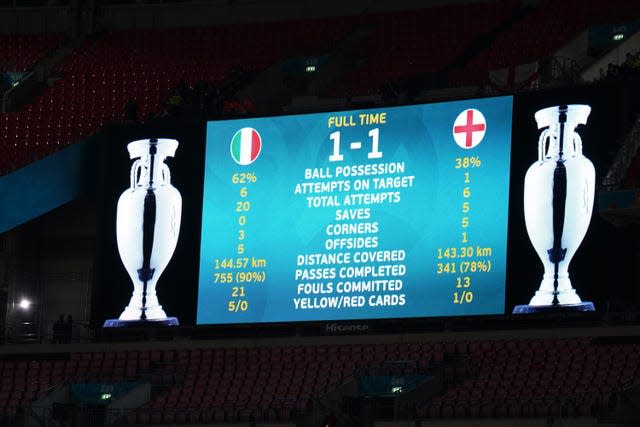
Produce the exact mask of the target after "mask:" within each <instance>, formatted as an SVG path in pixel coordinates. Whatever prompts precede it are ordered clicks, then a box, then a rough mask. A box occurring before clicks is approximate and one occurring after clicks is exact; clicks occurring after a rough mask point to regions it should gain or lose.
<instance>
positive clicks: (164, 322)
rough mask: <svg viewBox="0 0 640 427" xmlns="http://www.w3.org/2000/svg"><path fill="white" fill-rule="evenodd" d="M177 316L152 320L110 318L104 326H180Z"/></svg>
mask: <svg viewBox="0 0 640 427" xmlns="http://www.w3.org/2000/svg"><path fill="white" fill-rule="evenodd" d="M178 325H180V322H178V318H177V317H166V318H164V319H151V320H143V319H136V320H120V319H108V320H105V321H104V325H102V327H103V328H135V327H145V326H178Z"/></svg>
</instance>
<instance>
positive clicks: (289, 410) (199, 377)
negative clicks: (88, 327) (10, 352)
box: [0, 337, 640, 424]
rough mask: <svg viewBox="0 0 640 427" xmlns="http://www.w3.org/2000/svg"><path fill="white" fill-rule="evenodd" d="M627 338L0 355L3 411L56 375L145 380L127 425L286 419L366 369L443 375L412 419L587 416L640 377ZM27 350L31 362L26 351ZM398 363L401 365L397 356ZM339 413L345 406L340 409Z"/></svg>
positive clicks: (36, 393)
mask: <svg viewBox="0 0 640 427" xmlns="http://www.w3.org/2000/svg"><path fill="white" fill-rule="evenodd" d="M638 350H639V347H638V344H636V343H625V342H615V341H612V342H606V341H605V342H600V341H599V339H597V338H582V337H580V338H559V339H544V338H538V339H506V340H463V341H448V342H430V341H409V342H390V343H386V344H318V345H285V346H281V345H276V346H257V347H253V346H249V347H222V348H220V347H217V348H206V347H201V348H198V346H197V344H194V345H193V347H192V348H191V349H178V348H175V349H164V350H162V349H156V350H129V351H124V350H119V351H84V352H59V353H54V354H47V355H38V356H37V357H34V355H31V356H28V355H26V356H24V357H20V358H18V357H16V356H12V357H9V356H7V355H5V356H4V358H3V359H4V360H2V387H1V389H0V397H1V400H2V403H3V405H2V409H1V411H2V414H3V416H4V417H5V418H10V417H13V416H15V415H16V413H17V411H18V409H19V408H23V409H24V410H28V409H29V407H30V406H31V405H33V406H35V407H37V406H38V401H39V399H42V398H44V397H45V396H46V395H47V393H48V392H49V391H50V390H51V388H52V387H54V386H56V385H58V384H61V383H70V382H76V383H106V384H113V383H119V382H125V381H129V382H136V381H137V382H140V381H147V382H150V384H151V385H152V395H151V400H150V401H149V402H148V403H146V404H144V405H143V406H141V407H140V408H138V409H135V410H132V411H130V412H129V413H127V414H126V418H127V420H128V422H131V423H136V424H173V423H181V424H186V423H194V424H195V423H213V422H250V421H288V422H295V421H296V420H300V419H301V418H304V417H305V416H308V414H310V413H311V412H312V409H313V405H314V400H316V399H319V398H322V397H323V396H326V395H328V394H329V393H331V392H332V391H334V390H335V389H337V388H339V387H344V385H345V384H346V383H351V382H357V380H358V378H359V377H362V376H366V375H367V374H371V373H375V374H376V375H381V374H382V373H385V374H386V375H411V374H416V373H431V374H433V375H438V374H435V373H436V372H441V373H440V374H439V375H442V376H443V378H444V379H445V381H444V384H445V386H444V387H442V388H440V389H438V390H437V391H435V392H434V393H432V394H431V395H428V394H427V393H424V394H423V395H422V397H421V400H419V401H418V402H417V403H415V404H411V407H408V408H405V410H406V411H407V413H411V414H414V416H415V417H416V418H417V419H431V418H436V419H439V418H495V417H498V418H507V417H512V418H518V417H547V416H553V417H558V418H560V417H562V418H564V417H569V418H571V417H592V416H594V415H596V414H598V413H600V414H601V413H603V412H606V411H608V410H609V409H610V408H611V407H613V405H614V404H615V397H616V393H619V392H620V391H621V390H623V389H625V388H626V387H628V386H630V385H633V384H636V383H637V382H638V380H639V379H640V366H639V362H640V357H639V352H638ZM29 357H31V358H32V359H29ZM399 362H402V364H401V365H400V366H401V367H400V368H398V363H399ZM345 416H346V415H345Z"/></svg>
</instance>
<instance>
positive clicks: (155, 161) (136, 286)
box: [104, 139, 182, 327]
mask: <svg viewBox="0 0 640 427" xmlns="http://www.w3.org/2000/svg"><path fill="white" fill-rule="evenodd" d="M177 148H178V141H176V140H175V139H143V140H139V141H133V142H131V143H129V145H127V149H128V150H129V156H130V158H131V159H136V160H135V161H134V162H133V165H132V166H131V184H130V187H129V188H128V189H126V190H125V191H124V192H123V193H122V195H121V196H120V199H119V200H118V209H117V217H116V235H117V240H118V251H119V252H120V258H121V259H122V263H123V264H124V267H125V269H126V270H127V273H129V276H130V277H131V281H132V282H133V295H132V296H131V300H130V301H129V305H127V306H126V307H125V309H124V311H123V312H122V314H121V315H120V318H119V319H112V320H107V321H106V322H105V325H104V326H105V327H113V326H125V325H127V322H129V323H131V322H146V321H153V322H154V323H161V324H165V325H177V324H178V320H177V319H176V318H175V317H167V315H166V314H165V312H164V310H163V309H162V306H161V305H160V303H159V302H158V296H157V295H156V286H157V283H158V279H159V278H160V275H161V274H162V272H163V271H164V269H165V268H166V267H167V265H168V264H169V261H170V260H171V256H172V255H173V252H174V250H175V248H176V244H177V242H178V234H179V232H180V218H181V214H182V197H181V196H180V192H178V190H177V189H176V188H175V187H174V186H173V185H171V174H170V172H169V167H168V166H167V165H166V164H165V163H164V161H165V159H166V158H167V157H173V156H174V155H175V152H176V149H177Z"/></svg>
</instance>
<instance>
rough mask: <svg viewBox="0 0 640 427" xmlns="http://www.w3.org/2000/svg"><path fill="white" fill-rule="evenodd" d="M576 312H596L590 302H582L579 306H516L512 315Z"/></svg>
mask: <svg viewBox="0 0 640 427" xmlns="http://www.w3.org/2000/svg"><path fill="white" fill-rule="evenodd" d="M577 311H596V307H595V306H594V305H593V303H592V302H590V301H583V302H581V303H579V304H556V305H516V306H515V307H514V309H513V314H527V313H573V312H577Z"/></svg>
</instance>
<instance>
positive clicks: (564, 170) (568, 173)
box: [514, 105, 595, 313]
mask: <svg viewBox="0 0 640 427" xmlns="http://www.w3.org/2000/svg"><path fill="white" fill-rule="evenodd" d="M590 112H591V107H589V106H588V105H561V106H557V107H549V108H545V109H543V110H540V111H538V112H537V113H536V114H535V119H536V122H537V124H538V129H543V128H544V130H543V131H542V133H541V134H540V139H539V141H538V161H536V162H535V163H533V164H532V165H531V166H530V167H529V170H528V171H527V174H526V177H525V180H524V216H525V222H526V227H527V233H528V234H529V239H530V240H531V243H532V245H533V247H534V248H535V250H536V252H537V253H538V256H539V257H540V260H541V261H542V264H543V266H544V275H543V277H542V282H541V283H540V288H539V289H538V290H537V291H536V293H535V295H534V296H533V298H532V299H531V301H530V302H529V305H519V306H516V307H515V309H514V313H530V312H539V311H546V310H553V309H558V308H563V309H568V310H576V311H593V310H595V308H594V306H593V303H591V302H583V301H582V300H581V299H580V297H579V296H578V294H577V293H576V290H575V289H574V288H573V286H572V285H571V280H570V279H569V263H570V262H571V259H572V258H573V255H574V254H575V253H576V250H577V249H578V247H579V246H580V243H581V242H582V239H583V238H584V236H585V234H586V232H587V229H588V228H589V222H590V221H591V212H592V210H593V201H594V191H595V169H594V167H593V164H592V163H591V161H590V160H589V159H587V158H586V157H585V156H584V155H583V154H582V139H581V138H580V135H579V134H578V133H577V132H576V131H575V129H576V127H577V126H578V125H581V124H582V125H583V124H586V122H587V118H588V116H589V113H590Z"/></svg>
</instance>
